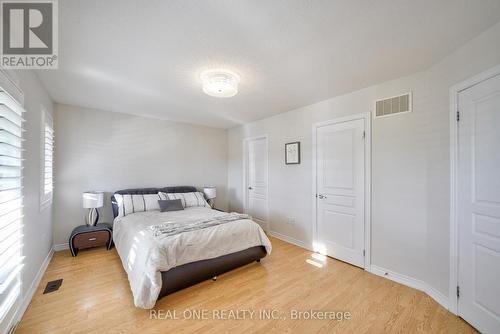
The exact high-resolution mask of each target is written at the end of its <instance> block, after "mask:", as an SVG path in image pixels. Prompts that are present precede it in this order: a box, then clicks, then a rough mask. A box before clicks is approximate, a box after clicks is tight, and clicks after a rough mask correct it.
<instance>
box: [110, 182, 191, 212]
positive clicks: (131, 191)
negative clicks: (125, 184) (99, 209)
mask: <svg viewBox="0 0 500 334" xmlns="http://www.w3.org/2000/svg"><path fill="white" fill-rule="evenodd" d="M159 191H161V192H164V193H190V192H195V191H198V190H197V189H196V187H191V186H177V187H165V188H137V189H124V190H118V191H115V194H120V195H127V194H130V195H146V194H157V193H158V192H159ZM111 207H112V208H113V218H116V216H118V205H117V204H116V200H115V196H114V195H112V196H111Z"/></svg>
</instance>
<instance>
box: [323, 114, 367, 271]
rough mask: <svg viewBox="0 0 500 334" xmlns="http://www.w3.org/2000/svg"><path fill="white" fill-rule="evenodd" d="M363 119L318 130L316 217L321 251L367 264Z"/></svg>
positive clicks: (355, 263) (358, 264)
mask: <svg viewBox="0 0 500 334" xmlns="http://www.w3.org/2000/svg"><path fill="white" fill-rule="evenodd" d="M364 122H365V121H364V119H358V120H352V121H347V122H341V123H334V124H330V125H326V126H322V127H319V128H317V131H316V169H317V170H316V182H317V184H316V189H317V197H316V212H317V214H316V219H317V244H318V245H319V250H320V251H321V248H322V249H323V250H324V252H325V253H326V254H327V255H329V256H332V257H334V258H337V259H339V260H342V261H345V262H348V263H351V264H354V265H356V266H359V267H364V253H363V250H364V231H365V230H364V228H365V219H364V216H365V215H364V210H365V201H364V198H365V197H364V195H365V140H364V131H365V123H364Z"/></svg>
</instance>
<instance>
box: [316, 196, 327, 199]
mask: <svg viewBox="0 0 500 334" xmlns="http://www.w3.org/2000/svg"><path fill="white" fill-rule="evenodd" d="M318 198H319V199H324V198H326V196H325V195H318Z"/></svg>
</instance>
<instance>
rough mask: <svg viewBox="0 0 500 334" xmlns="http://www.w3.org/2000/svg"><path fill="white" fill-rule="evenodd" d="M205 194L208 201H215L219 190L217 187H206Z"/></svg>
mask: <svg viewBox="0 0 500 334" xmlns="http://www.w3.org/2000/svg"><path fill="white" fill-rule="evenodd" d="M203 192H204V193H205V196H207V198H208V199H213V198H216V197H217V189H216V188H215V187H205V188H203Z"/></svg>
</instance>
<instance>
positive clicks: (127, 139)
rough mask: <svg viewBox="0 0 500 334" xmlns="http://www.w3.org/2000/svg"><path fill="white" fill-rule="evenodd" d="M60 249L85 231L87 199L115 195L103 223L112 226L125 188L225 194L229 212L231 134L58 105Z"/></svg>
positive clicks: (219, 202)
mask: <svg viewBox="0 0 500 334" xmlns="http://www.w3.org/2000/svg"><path fill="white" fill-rule="evenodd" d="M55 131H56V134H55V137H56V152H55V156H56V166H55V208H54V210H55V211H54V239H55V241H54V242H55V244H63V243H67V242H68V237H69V234H70V233H71V230H72V229H73V228H74V227H75V226H77V225H81V224H84V216H85V210H84V209H83V208H82V192H83V191H86V190H103V191H105V192H107V194H106V198H105V207H104V208H101V209H99V212H100V214H101V219H100V221H101V222H111V221H112V213H111V204H110V196H111V193H112V192H114V191H116V190H120V189H125V188H143V187H164V186H174V185H193V186H196V187H203V186H205V185H214V186H216V187H217V199H216V206H217V207H220V208H222V209H226V208H227V201H226V194H225V192H226V191H225V190H226V185H227V184H226V183H227V163H226V162H227V157H226V154H227V131H226V130H222V129H214V128H209V127H202V126H195V125H188V124H184V123H175V122H169V121H162V120H156V119H151V118H144V117H139V116H131V115H127V114H121V113H113V112H107V111H102V110H91V109H85V108H80V107H72V106H66V105H56V117H55Z"/></svg>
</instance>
